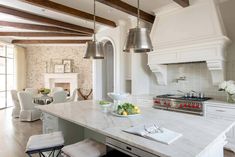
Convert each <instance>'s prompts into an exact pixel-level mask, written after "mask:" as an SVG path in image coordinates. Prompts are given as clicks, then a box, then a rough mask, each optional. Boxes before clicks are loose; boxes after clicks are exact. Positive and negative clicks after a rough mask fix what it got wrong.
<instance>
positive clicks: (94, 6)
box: [93, 0, 96, 41]
mask: <svg viewBox="0 0 235 157" xmlns="http://www.w3.org/2000/svg"><path fill="white" fill-rule="evenodd" d="M95 1H96V0H94V19H93V20H94V41H96V37H95V34H96V31H95V29H96V28H95V16H96V10H95Z"/></svg>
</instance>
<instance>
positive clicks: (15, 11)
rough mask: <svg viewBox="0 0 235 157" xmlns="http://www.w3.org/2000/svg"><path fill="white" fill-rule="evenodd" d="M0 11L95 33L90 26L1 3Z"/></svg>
mask: <svg viewBox="0 0 235 157" xmlns="http://www.w3.org/2000/svg"><path fill="white" fill-rule="evenodd" d="M0 12H1V13H5V14H9V15H12V16H15V17H18V18H22V19H26V20H30V21H34V22H39V23H45V24H50V25H54V26H57V27H63V28H66V29H70V30H74V31H78V32H83V33H88V34H93V33H94V30H93V29H90V28H86V27H82V26H79V25H75V24H71V23H66V22H63V21H59V20H55V19H51V18H48V17H44V16H39V15H36V14H32V13H29V12H25V11H22V10H18V9H13V8H10V7H8V6H4V5H0Z"/></svg>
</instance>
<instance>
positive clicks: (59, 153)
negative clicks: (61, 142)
mask: <svg viewBox="0 0 235 157" xmlns="http://www.w3.org/2000/svg"><path fill="white" fill-rule="evenodd" d="M60 153H61V149H60V150H59V152H58V154H57V155H56V157H58V156H59V155H60Z"/></svg>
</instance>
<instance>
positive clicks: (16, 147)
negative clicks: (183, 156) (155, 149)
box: [0, 108, 235, 157]
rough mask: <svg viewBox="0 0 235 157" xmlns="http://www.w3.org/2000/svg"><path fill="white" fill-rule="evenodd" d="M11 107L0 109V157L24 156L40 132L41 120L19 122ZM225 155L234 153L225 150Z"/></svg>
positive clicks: (232, 155) (227, 156)
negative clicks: (29, 144) (30, 138)
mask: <svg viewBox="0 0 235 157" xmlns="http://www.w3.org/2000/svg"><path fill="white" fill-rule="evenodd" d="M11 111H12V108H8V109H4V110H0V157H26V154H25V153H24V150H25V146H26V143H27V141H28V138H29V137H30V136H31V135H35V134H41V130H42V123H41V121H40V120H39V121H35V122H20V121H19V119H13V118H12V117H11ZM225 157H235V154H234V153H232V152H229V151H225Z"/></svg>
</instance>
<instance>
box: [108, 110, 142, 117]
mask: <svg viewBox="0 0 235 157" xmlns="http://www.w3.org/2000/svg"><path fill="white" fill-rule="evenodd" d="M111 113H112V115H114V116H117V117H123V118H128V117H136V116H140V115H141V114H139V113H138V114H130V115H127V116H124V115H120V114H117V113H116V112H114V111H113V112H111Z"/></svg>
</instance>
